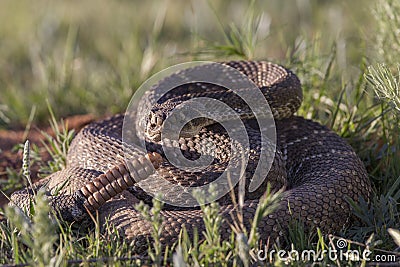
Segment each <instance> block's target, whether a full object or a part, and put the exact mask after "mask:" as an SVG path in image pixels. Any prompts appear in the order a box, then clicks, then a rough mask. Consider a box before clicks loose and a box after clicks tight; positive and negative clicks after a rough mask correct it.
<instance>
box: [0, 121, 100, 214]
mask: <svg viewBox="0 0 400 267" xmlns="http://www.w3.org/2000/svg"><path fill="white" fill-rule="evenodd" d="M93 120H94V116H93V115H77V116H72V117H68V118H65V119H64V122H66V123H67V125H68V128H69V129H74V130H75V132H78V131H79V130H80V129H81V128H82V127H84V126H85V125H86V124H88V123H89V122H91V121H93ZM42 131H43V132H46V133H49V134H51V135H52V134H53V131H52V130H51V128H50V127H49V126H44V127H43V126H36V125H32V126H31V128H30V130H29V132H28V134H27V137H26V138H24V135H25V129H23V128H21V129H17V128H16V129H9V130H0V152H1V153H0V180H1V179H3V180H4V179H7V173H6V168H7V167H8V168H12V169H16V170H20V169H21V166H22V152H21V151H19V152H15V151H13V147H14V146H15V145H17V144H21V143H24V142H25V140H26V139H28V140H29V141H30V143H31V144H37V145H38V146H39V147H40V155H41V157H42V160H43V161H47V160H49V159H50V155H49V154H48V153H47V152H46V150H45V149H44V147H43V144H42V142H41V140H44V139H45V138H44V136H43V133H42ZM24 139H25V140H24ZM38 170H39V166H38V164H33V165H32V166H31V177H32V179H33V180H37V179H38ZM7 202H8V200H7V198H6V197H5V196H4V195H3V194H0V207H1V206H3V205H5V204H6V203H7Z"/></svg>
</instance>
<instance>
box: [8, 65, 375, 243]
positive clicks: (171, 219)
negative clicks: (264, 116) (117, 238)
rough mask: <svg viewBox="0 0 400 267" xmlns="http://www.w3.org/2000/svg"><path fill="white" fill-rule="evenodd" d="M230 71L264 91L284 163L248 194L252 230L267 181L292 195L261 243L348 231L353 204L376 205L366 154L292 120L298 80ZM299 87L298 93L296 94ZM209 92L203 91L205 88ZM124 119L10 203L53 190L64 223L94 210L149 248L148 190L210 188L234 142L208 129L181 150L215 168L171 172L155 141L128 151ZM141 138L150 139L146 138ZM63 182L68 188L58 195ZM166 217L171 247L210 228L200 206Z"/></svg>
mask: <svg viewBox="0 0 400 267" xmlns="http://www.w3.org/2000/svg"><path fill="white" fill-rule="evenodd" d="M224 64H227V65H229V66H231V67H233V68H236V69H238V70H239V71H241V72H243V73H244V74H245V75H247V76H248V77H249V78H250V79H251V80H252V81H253V82H254V83H255V84H256V85H257V86H258V87H259V88H261V89H263V90H265V91H266V93H264V95H265V97H266V99H267V100H268V103H269V104H270V106H271V110H272V113H273V115H274V118H275V125H276V137H277V151H276V154H275V155H276V156H275V159H274V162H273V164H272V168H271V171H270V172H269V174H268V177H267V179H265V182H264V183H263V184H262V186H261V187H260V189H258V190H257V191H256V192H254V193H249V192H246V200H245V201H244V206H243V217H244V223H245V225H246V226H247V227H249V226H250V221H251V219H252V218H253V217H254V213H255V210H256V208H257V205H258V201H259V200H258V199H259V198H260V197H261V195H262V194H263V192H264V190H265V188H266V183H267V182H270V183H271V184H272V187H273V189H274V190H275V191H276V190H278V189H279V188H281V187H284V188H286V189H285V192H284V193H283V197H282V199H281V200H280V205H279V207H278V209H277V210H276V211H275V212H274V213H272V214H270V215H269V216H267V217H265V218H263V219H262V221H261V223H260V224H259V233H260V238H261V239H262V240H267V239H268V238H276V237H277V236H278V235H279V234H284V233H285V230H286V229H287V226H288V223H289V221H290V220H291V219H300V220H302V221H303V222H305V223H306V225H307V226H316V227H319V228H321V230H322V231H324V232H335V231H338V230H340V229H341V228H342V227H343V226H344V225H345V224H346V222H347V221H348V220H349V218H350V217H351V210H350V207H349V204H348V198H349V199H352V200H354V201H358V200H359V198H360V197H363V198H364V199H368V198H369V196H370V194H371V185H370V182H369V180H368V175H367V173H366V170H365V168H364V166H363V164H362V162H361V161H360V159H359V158H358V156H357V155H356V154H355V152H354V151H353V149H352V148H351V147H350V146H349V145H348V144H347V143H346V142H345V141H344V140H342V139H341V138H340V137H339V136H337V135H336V134H335V133H333V132H332V131H330V130H329V129H327V128H326V127H325V126H322V125H320V124H318V123H317V122H313V121H310V120H306V119H304V118H302V117H298V116H294V115H292V114H293V113H294V112H295V111H296V110H297V108H298V106H299V105H300V101H301V89H300V83H299V81H298V79H297V77H296V76H295V75H294V74H293V73H291V72H290V71H288V70H286V69H284V68H283V67H280V66H277V65H274V64H272V63H268V62H250V61H239V62H227V63H224ZM286 88H288V89H286ZM297 88H299V90H300V92H299V91H295V90H298V89H297ZM193 90H194V91H193V92H195V93H194V94H192V97H193V95H196V94H198V95H200V96H201V95H202V91H201V90H199V89H197V88H195V89H193ZM196 90H198V91H196ZM202 90H203V92H204V88H203V89H202ZM206 90H207V88H206ZM212 90H213V89H210V91H212ZM217 91H218V90H216V91H215V92H214V94H215V95H217V94H218V92H217ZM211 93H213V92H211ZM183 95H184V94H183V93H182V94H181V95H180V96H178V97H181V98H182V100H179V101H185V100H186V99H187V98H188V97H187V96H185V97H182V96H183ZM189 95H190V94H189ZM228 97H229V96H225V95H222V96H220V97H219V98H218V99H220V100H221V99H224V98H226V99H227V100H228V99H229V98H228ZM165 101H168V100H167V99H165ZM145 104H146V103H145ZM157 112H159V110H158V111H157ZM139 115H140V113H139V114H138V116H139ZM156 115H157V114H156ZM162 116H165V115H164V114H162ZM141 119H142V120H141ZM123 120H124V117H123V115H116V116H113V117H111V118H109V119H106V120H103V121H100V122H94V123H91V124H89V125H88V126H86V127H85V128H84V129H83V130H82V131H80V132H79V133H78V134H77V135H76V137H75V138H74V140H73V142H72V144H71V147H70V150H69V153H68V157H67V166H66V168H65V169H63V170H61V171H59V172H56V173H54V174H52V175H50V176H49V177H47V178H46V179H43V180H41V181H39V182H37V183H35V184H34V188H27V189H24V190H20V191H17V192H15V193H14V194H13V195H12V196H11V200H12V204H13V205H16V206H19V207H22V208H24V209H25V210H27V209H29V206H30V204H29V200H30V199H31V198H32V197H33V191H37V190H38V189H39V188H41V187H45V189H46V192H47V195H48V199H49V201H50V204H51V206H52V207H53V209H54V210H57V211H58V212H59V214H60V215H61V217H62V218H64V219H65V220H69V221H79V220H81V219H83V218H87V211H86V210H87V209H88V210H89V211H91V212H93V211H96V210H98V211H99V215H100V220H101V222H102V224H104V222H105V221H106V220H108V221H109V222H110V223H111V224H113V225H115V226H116V228H117V229H118V230H119V231H120V232H121V233H122V235H123V236H124V237H126V238H128V239H131V240H134V241H136V245H137V246H139V247H140V246H142V245H144V244H145V243H144V242H145V241H146V238H147V237H148V236H149V235H150V231H151V229H152V228H151V225H150V223H149V222H148V221H146V220H145V219H144V218H143V217H142V216H141V215H140V213H139V212H138V211H136V210H135V208H134V204H136V203H138V202H139V200H144V201H145V202H147V203H148V202H150V200H151V196H149V195H148V194H147V193H146V192H145V191H144V190H142V188H144V187H146V188H147V189H149V190H150V191H152V192H164V193H165V194H166V195H168V194H169V192H168V188H166V185H164V184H163V181H164V179H165V180H168V181H170V182H173V183H177V184H181V185H184V186H189V187H193V186H198V185H202V184H207V183H208V182H210V181H212V180H213V179H215V177H214V176H216V175H217V174H218V173H220V172H221V170H222V169H223V168H224V167H226V163H225V159H226V158H229V157H230V152H229V151H227V150H226V148H225V147H227V144H229V143H230V142H231V140H230V139H229V136H227V134H226V133H225V132H224V131H223V130H221V129H220V127H219V128H218V126H215V125H212V124H211V125H208V124H207V125H205V126H202V129H201V130H200V132H198V134H196V135H195V136H192V137H184V138H181V139H180V140H179V143H180V144H179V145H180V148H181V151H182V153H183V154H184V155H185V157H187V158H191V157H195V154H196V153H211V152H212V153H213V154H212V155H213V156H214V157H215V158H216V160H215V165H212V166H210V167H209V168H208V169H205V171H204V172H203V173H202V174H200V173H189V172H181V171H180V170H178V169H176V168H174V166H171V165H170V164H169V163H168V161H166V160H165V159H164V158H163V157H162V151H159V150H158V148H157V144H154V143H156V142H154V143H153V142H152V140H150V141H149V142H148V149H149V151H150V152H149V153H147V154H145V155H144V154H143V153H141V151H137V150H136V148H135V147H132V148H131V149H129V150H128V151H126V150H125V151H124V148H123V142H122V136H121V135H122V126H123ZM138 120H141V121H139V122H138V124H137V127H141V126H145V127H147V126H146V120H143V118H138ZM154 121H156V119H154ZM244 121H245V124H246V130H247V132H248V134H249V136H250V146H251V147H250V154H249V155H250V161H249V163H248V166H247V167H246V177H247V176H251V174H252V171H253V168H254V164H255V163H254V162H257V161H258V160H259V153H258V152H259V151H260V149H261V148H260V147H261V141H260V139H259V136H258V135H257V129H258V128H257V127H258V126H257V122H256V121H255V120H254V119H251V118H246V119H245V120H244ZM140 135H142V136H140ZM138 136H139V137H143V134H138ZM257 136H258V137H257ZM150 137H152V136H150ZM207 138H208V139H209V140H210V142H211V143H212V144H213V145H214V147H216V148H218V149H212V151H211V150H210V149H208V150H207V149H206V148H204V147H203V148H202V147H201V145H199V144H201V141H202V140H205V139H207ZM208 139H207V140H208ZM154 140H155V139H154ZM124 152H126V153H128V154H130V158H131V159H132V161H130V162H128V164H129V165H130V166H127V164H126V163H125V162H124ZM153 167H154V168H153ZM155 169H156V170H155ZM132 170H133V171H132ZM149 177H150V178H149ZM65 181H67V183H65ZM138 181H140V182H139V183H138ZM61 184H66V185H65V186H63V187H62V188H61V190H60V191H59V193H58V194H57V195H54V192H55V191H57V190H58V189H60V185H61ZM127 189H128V190H127ZM235 190H236V189H235ZM171 194H172V195H171V198H179V197H180V195H179V193H176V192H175V193H171ZM228 195H229V194H228ZM219 203H220V212H219V214H220V215H221V216H222V217H223V218H224V219H225V222H224V223H223V226H222V228H221V231H222V235H223V237H224V238H227V237H229V235H230V231H231V230H230V227H229V223H232V216H231V215H230V214H231V213H232V212H233V211H234V210H235V207H234V206H233V204H232V203H231V202H230V200H229V196H225V197H223V198H222V199H220V200H219ZM161 215H162V216H163V218H164V222H163V231H162V237H161V241H162V242H163V243H164V244H171V243H173V242H175V241H176V240H177V237H178V235H179V232H180V231H181V229H182V227H183V225H185V228H186V229H187V230H188V232H189V233H193V229H194V228H197V229H198V232H199V233H201V231H203V230H204V229H203V227H204V225H203V215H202V212H201V210H200V209H198V208H197V209H196V208H193V209H190V208H184V209H180V208H176V207H174V206H170V205H166V206H165V207H164V209H163V211H162V212H161Z"/></svg>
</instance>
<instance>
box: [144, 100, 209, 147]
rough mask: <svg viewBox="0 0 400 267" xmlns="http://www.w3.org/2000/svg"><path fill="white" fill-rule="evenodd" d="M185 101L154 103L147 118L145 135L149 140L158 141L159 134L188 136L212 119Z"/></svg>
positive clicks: (197, 131) (191, 135)
mask: <svg viewBox="0 0 400 267" xmlns="http://www.w3.org/2000/svg"><path fill="white" fill-rule="evenodd" d="M186 103H187V102H175V101H169V100H168V101H166V102H164V103H162V104H156V105H154V106H153V108H152V110H151V111H150V114H149V116H148V119H147V123H146V128H145V135H146V138H148V140H149V141H153V142H160V141H161V135H163V136H164V137H166V138H171V137H173V136H176V134H177V133H178V134H179V135H178V136H179V137H184V138H190V137H193V136H195V135H196V134H198V133H199V131H200V130H201V129H202V128H203V127H205V126H207V125H210V124H213V123H215V122H214V120H212V119H208V118H206V117H203V116H204V115H205V112H204V111H202V110H201V109H199V108H196V107H193V105H186Z"/></svg>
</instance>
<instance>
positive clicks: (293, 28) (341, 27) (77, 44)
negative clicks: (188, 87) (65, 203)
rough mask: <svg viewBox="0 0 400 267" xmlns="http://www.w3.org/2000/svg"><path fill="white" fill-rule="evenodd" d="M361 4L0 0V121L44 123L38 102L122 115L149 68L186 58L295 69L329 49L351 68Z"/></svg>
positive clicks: (356, 58) (67, 110)
mask: <svg viewBox="0 0 400 267" xmlns="http://www.w3.org/2000/svg"><path fill="white" fill-rule="evenodd" d="M370 2H371V1H366V0H353V1H327V0H296V1H280V0H270V1H254V2H250V1H240V0H236V1H223V0H218V1H206V0H199V1H195V0H193V1H184V0H176V1H122V0H118V1H117V0H112V1H110V0H107V1H106V0H100V1H99V0H89V1H45V0H38V1H35V2H32V1H27V0H21V1H12V0H2V1H1V3H0V127H3V128H4V127H6V128H8V127H11V126H13V125H24V124H26V123H27V121H28V118H29V116H30V114H31V115H34V120H35V122H39V123H42V122H46V121H47V119H46V118H47V117H48V116H49V114H48V111H47V106H46V99H48V101H49V102H50V104H51V106H52V107H53V109H54V110H55V112H56V114H57V116H62V117H64V116H68V115H73V114H82V113H93V114H95V115H96V116H103V115H106V114H113V113H116V112H122V111H124V110H125V108H126V106H127V103H128V102H129V99H130V97H131V95H132V93H133V91H134V90H135V89H136V88H137V87H138V86H139V85H140V84H141V83H142V82H143V81H144V80H145V79H146V78H148V77H149V76H150V75H151V74H153V73H154V72H156V71H159V70H161V69H163V68H165V67H168V66H170V65H172V64H176V63H180V62H185V61H190V60H205V59H207V60H226V59H228V58H229V59H232V58H253V59H268V60H272V61H275V62H278V63H282V64H286V65H287V66H288V67H292V68H294V69H295V70H296V64H297V63H298V61H296V57H295V55H297V57H299V55H300V54H301V51H303V52H304V53H309V52H310V51H312V53H313V55H314V56H316V57H320V58H323V57H328V56H330V55H331V54H332V53H331V51H332V49H335V53H334V54H335V57H336V58H335V64H337V66H338V69H339V71H340V72H342V74H343V73H344V75H345V76H346V75H347V76H348V75H353V73H356V74H357V73H358V68H359V64H360V62H361V59H362V58H363V57H365V56H366V55H367V56H368V55H369V54H370V52H371V50H373V49H371V48H370V47H368V45H367V43H368V40H369V38H370V37H371V36H373V34H374V33H373V32H372V30H371V27H372V26H373V21H372V19H371V14H370V7H369V3H370ZM252 5H254V7H253V6H252ZM235 32H236V35H235ZM224 33H225V34H224ZM238 36H239V38H238V39H241V40H240V44H238V42H236V44H237V46H239V47H241V49H239V50H240V51H239V53H237V52H238V51H232V48H231V44H232V43H233V44H235V41H237V40H236V39H237V38H236V39H235V37H238ZM316 43H317V44H318V45H316ZM310 47H311V48H310ZM233 50H234V49H233ZM303 60H304V58H303ZM325 62H326V61H325ZM302 64H303V65H304V64H309V62H305V63H304V62H303V63H302ZM324 68H325V66H318V65H312V66H310V71H314V72H315V73H316V74H318V72H321V73H323V72H324ZM299 75H300V77H301V75H302V73H301V71H300V73H299ZM337 89H338V90H339V88H337Z"/></svg>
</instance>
